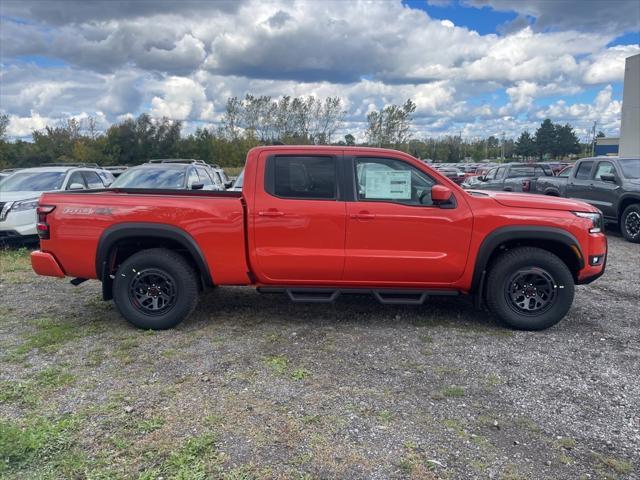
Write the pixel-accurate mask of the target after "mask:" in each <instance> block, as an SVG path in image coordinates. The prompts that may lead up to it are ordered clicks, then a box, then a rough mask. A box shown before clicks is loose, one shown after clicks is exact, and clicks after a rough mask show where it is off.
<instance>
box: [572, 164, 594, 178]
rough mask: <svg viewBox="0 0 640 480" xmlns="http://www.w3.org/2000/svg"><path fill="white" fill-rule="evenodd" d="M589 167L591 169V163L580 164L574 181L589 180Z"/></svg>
mask: <svg viewBox="0 0 640 480" xmlns="http://www.w3.org/2000/svg"><path fill="white" fill-rule="evenodd" d="M591 167H593V162H582V163H581V164H580V165H578V171H577V172H576V180H589V178H591Z"/></svg>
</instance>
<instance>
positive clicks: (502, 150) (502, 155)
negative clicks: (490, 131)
mask: <svg viewBox="0 0 640 480" xmlns="http://www.w3.org/2000/svg"><path fill="white" fill-rule="evenodd" d="M501 152H502V153H501V158H502V161H503V162H504V132H502V149H501Z"/></svg>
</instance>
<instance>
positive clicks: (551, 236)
mask: <svg viewBox="0 0 640 480" xmlns="http://www.w3.org/2000/svg"><path fill="white" fill-rule="evenodd" d="M512 240H544V241H551V242H556V243H561V244H563V245H566V246H567V247H569V248H572V249H573V248H577V249H578V252H580V258H579V259H578V262H579V267H580V270H582V269H583V268H584V254H583V252H582V248H580V242H578V240H577V239H576V237H574V236H573V235H572V234H571V233H569V232H567V231H566V230H563V229H561V228H556V227H537V226H531V225H513V226H507V227H500V228H497V229H495V230H493V231H492V232H491V233H489V234H488V235H487V236H486V237H485V238H484V240H483V241H482V243H481V244H480V249H479V250H478V255H477V257H476V263H475V267H474V270H473V277H472V281H471V292H474V293H479V294H482V292H479V291H478V290H481V289H482V283H483V279H484V276H485V274H486V270H487V266H488V263H489V259H490V258H491V255H492V254H493V252H495V250H496V248H498V247H499V246H500V245H502V244H503V243H505V242H509V241H512Z"/></svg>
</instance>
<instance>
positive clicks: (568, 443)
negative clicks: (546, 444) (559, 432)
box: [556, 437, 578, 450]
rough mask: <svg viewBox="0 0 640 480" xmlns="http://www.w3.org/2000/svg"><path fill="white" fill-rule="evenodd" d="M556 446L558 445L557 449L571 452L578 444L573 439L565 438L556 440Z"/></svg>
mask: <svg viewBox="0 0 640 480" xmlns="http://www.w3.org/2000/svg"><path fill="white" fill-rule="evenodd" d="M556 444H557V445H558V448H564V449H565V450H571V449H572V448H575V447H576V445H577V444H578V443H577V442H576V441H575V440H574V439H573V438H569V437H565V438H561V439H560V440H558V441H557V442H556Z"/></svg>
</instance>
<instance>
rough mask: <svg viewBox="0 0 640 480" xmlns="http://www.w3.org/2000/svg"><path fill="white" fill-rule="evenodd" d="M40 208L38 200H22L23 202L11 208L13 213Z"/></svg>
mask: <svg viewBox="0 0 640 480" xmlns="http://www.w3.org/2000/svg"><path fill="white" fill-rule="evenodd" d="M37 206H38V199H37V198H32V199H31V200H22V201H21V202H13V205H12V206H11V211H12V212H22V211H23V210H34V209H35V208H36V207H37Z"/></svg>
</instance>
